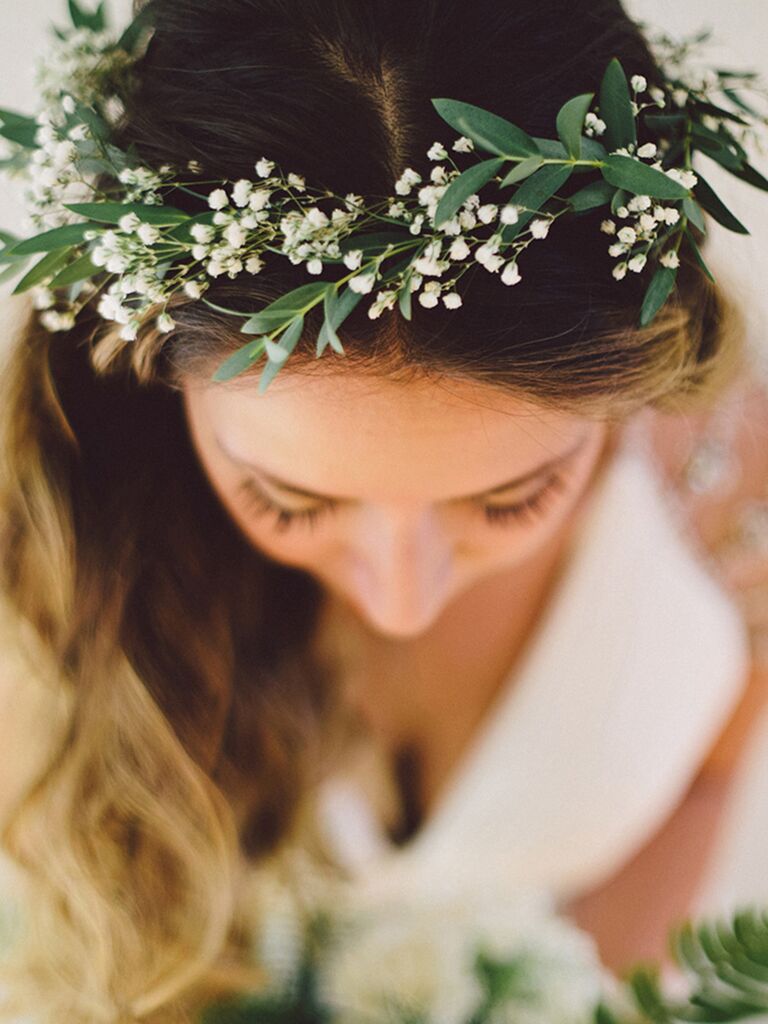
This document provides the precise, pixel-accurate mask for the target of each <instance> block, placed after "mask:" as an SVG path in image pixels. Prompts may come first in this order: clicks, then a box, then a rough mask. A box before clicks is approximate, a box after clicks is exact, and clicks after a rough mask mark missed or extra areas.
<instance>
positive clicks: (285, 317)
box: [0, 0, 768, 392]
mask: <svg viewBox="0 0 768 1024" xmlns="http://www.w3.org/2000/svg"><path fill="white" fill-rule="evenodd" d="M69 10H70V14H71V17H72V22H73V25H72V29H71V30H70V31H63V30H59V29H56V30H55V32H56V35H57V39H58V43H57V46H58V47H59V54H58V60H50V59H49V60H47V61H46V62H45V72H44V73H42V74H41V79H40V80H41V92H42V95H43V98H44V100H45V102H46V103H47V107H46V108H45V109H44V110H43V111H41V112H40V113H39V114H38V115H37V117H35V118H25V117H23V116H22V115H18V114H13V113H11V112H9V111H4V110H0V121H2V124H1V125H0V135H2V136H4V137H5V138H6V140H8V142H9V143H10V144H11V145H12V146H13V147H15V152H13V153H12V155H11V157H10V158H9V160H8V161H6V165H7V166H6V169H7V170H10V171H11V172H13V173H20V174H26V175H27V177H28V178H29V180H30V187H29V189H28V192H27V199H28V208H29V210H30V221H31V226H33V227H36V228H38V229H40V228H45V230H43V231H42V232H40V233H38V234H36V235H35V236H33V237H31V238H26V239H23V240H20V239H17V238H14V237H12V236H10V235H9V234H8V233H2V234H0V241H2V242H3V243H4V247H3V248H2V249H0V265H2V264H7V267H6V269H5V271H3V273H2V274H0V277H12V276H15V275H16V274H17V273H18V272H20V271H21V270H22V269H24V267H25V265H26V263H27V261H28V260H29V258H30V256H33V255H37V256H38V259H37V262H36V263H35V264H34V265H33V266H32V267H31V269H29V270H28V271H27V272H26V273H25V274H24V276H23V277H22V279H21V280H20V281H19V282H18V284H17V285H16V288H15V289H14V292H15V293H19V292H23V291H26V290H27V289H33V297H34V303H35V306H36V307H37V308H38V309H40V310H41V311H42V312H41V322H42V323H43V325H44V326H45V327H46V328H48V329H49V330H54V331H55V330H67V329H69V328H70V327H72V326H73V324H74V322H75V319H76V317H77V315H78V313H79V312H80V311H81V309H82V308H84V307H85V306H86V305H88V304H90V303H93V302H94V300H95V295H96V293H97V292H101V293H102V294H101V296H100V298H99V301H98V306H97V308H98V312H99V314H100V315H101V316H102V317H103V318H104V319H106V320H111V321H114V322H116V323H118V324H120V327H121V329H120V337H121V338H122V339H123V340H126V341H131V340H134V339H135V338H136V337H137V333H138V331H139V330H140V329H142V328H143V327H144V326H145V325H147V324H149V323H151V324H153V325H154V326H155V327H156V328H157V329H159V330H161V331H170V330H173V329H174V327H175V326H176V324H175V321H174V319H173V316H172V312H171V308H172V307H170V305H169V304H170V302H171V300H172V299H174V297H175V296H176V295H177V293H182V294H183V296H184V297H186V298H191V299H200V300H202V301H203V302H205V303H207V304H208V305H210V306H211V307H212V308H215V309H217V310H219V311H222V312H224V313H227V314H229V315H232V316H236V317H241V318H243V320H244V323H243V324H242V326H241V333H243V334H245V335H248V336H251V340H249V341H247V342H245V343H244V344H243V346H242V347H241V348H239V349H238V350H237V351H236V352H235V353H234V354H233V355H232V356H230V358H229V359H227V360H226V361H225V362H224V363H223V364H222V366H220V367H219V368H218V369H217V371H216V373H215V374H214V377H213V379H214V380H217V381H226V380H229V379H231V378H233V377H235V376H237V375H239V374H240V373H242V372H243V371H244V370H246V369H248V368H249V367H251V366H252V365H253V364H254V363H256V362H257V361H259V360H260V359H261V358H262V357H266V358H265V360H264V366H263V369H262V373H261V376H260V380H259V391H260V392H263V391H264V390H265V389H266V387H267V386H268V384H269V382H270V381H271V380H272V379H273V378H274V376H275V375H276V373H277V372H278V371H279V369H280V368H281V367H282V366H283V365H284V363H285V361H286V360H287V358H288V356H289V355H290V353H291V351H292V350H293V349H294V348H295V346H296V344H297V343H298V341H299V339H300V338H301V336H302V334H303V332H304V329H305V326H306V317H307V314H308V313H309V312H310V310H311V309H312V308H314V307H315V306H319V305H320V303H322V312H323V323H322V327H321V329H320V331H319V333H318V336H317V339H316V354H317V355H318V356H320V355H322V354H323V352H324V351H325V349H326V348H327V347H330V348H332V349H333V350H334V351H336V352H338V353H340V354H343V352H344V349H343V345H342V343H341V340H340V338H339V336H338V330H339V328H340V326H341V325H342V323H343V322H344V321H345V319H346V318H347V317H348V316H349V315H350V314H351V312H352V311H353V309H354V308H355V307H356V306H357V304H358V302H359V301H360V299H361V298H362V296H363V295H365V294H369V293H371V292H372V291H373V289H374V288H376V293H375V296H374V299H373V301H372V302H371V305H370V307H369V309H368V315H369V317H371V318H376V317H378V316H380V315H381V314H382V313H383V312H384V310H386V309H390V310H391V309H394V308H395V306H397V308H398V309H399V312H400V313H401V314H402V316H403V317H404V318H406V319H411V317H412V305H411V303H412V296H413V295H416V296H417V300H418V302H419V303H420V305H422V306H423V307H425V308H433V307H434V306H436V305H437V304H438V302H439V301H441V300H442V303H443V305H444V306H445V307H446V308H448V309H455V308H458V307H459V306H461V305H462V304H463V299H462V296H461V294H460V292H459V291H458V290H457V285H458V282H459V280H460V279H461V277H462V276H463V274H464V273H466V271H467V270H468V269H469V268H470V267H471V266H474V265H475V264H477V263H479V264H480V265H481V266H483V267H484V268H485V269H486V270H487V271H489V272H491V273H499V275H500V279H501V281H502V283H503V284H505V285H514V284H517V283H518V282H519V281H520V280H521V279H522V275H521V273H520V269H519V265H518V259H519V257H520V256H521V254H522V253H523V252H524V250H525V249H526V248H527V246H528V245H530V244H531V243H532V242H533V241H536V240H540V239H544V238H546V237H547V235H548V232H549V229H550V226H551V224H552V223H553V222H554V221H555V220H557V219H558V218H559V217H560V216H562V215H565V214H575V215H581V214H585V213H587V212H590V211H595V210H598V209H599V208H601V207H604V208H605V212H606V214H608V215H609V216H607V217H605V218H604V219H603V220H602V222H601V225H600V227H601V230H602V231H604V232H606V233H607V234H609V235H611V236H614V237H613V240H612V242H611V245H610V247H609V249H608V252H609V254H610V255H611V256H612V257H615V258H616V259H617V263H616V265H615V266H614V267H613V270H612V274H613V277H614V278H615V279H616V280H621V279H622V278H624V277H626V276H627V274H628V273H640V272H641V271H643V270H644V268H645V266H646V264H647V263H649V262H650V263H651V264H652V265H653V267H654V271H653V274H652V276H651V277H650V280H649V282H648V285H647V288H646V291H645V295H644V299H643V302H642V307H641V309H640V323H641V324H647V323H650V322H651V320H652V319H653V318H654V316H655V315H656V313H657V312H658V311H659V309H660V308H661V307H662V306H663V305H664V303H665V302H666V300H667V299H668V297H669V296H670V294H671V293H672V291H673V289H674V286H675V281H676V275H677V270H678V268H679V266H680V256H679V250H680V247H681V245H682V244H683V243H685V244H686V245H687V247H688V248H689V250H690V252H691V253H692V255H693V258H694V259H695V260H697V261H698V262H699V264H700V265H701V267H702V269H703V270H704V272H705V273H707V274H708V275H709V276H710V277H711V276H712V275H711V272H710V271H709V269H708V268H707V266H706V264H705V263H704V260H703V258H702V256H701V253H700V251H699V248H698V245H697V243H696V240H695V238H694V235H693V232H692V230H691V226H693V227H695V228H697V229H698V230H699V231H700V232H705V219H704V213H705V212H706V213H708V214H709V215H710V216H712V217H713V218H714V219H715V220H717V221H719V222H720V223H721V224H723V225H724V226H725V227H727V228H729V229H730V230H733V231H737V232H740V233H746V230H747V229H746V228H745V227H744V226H743V225H742V224H741V222H740V221H739V220H737V219H736V217H735V216H734V215H733V214H732V213H731V212H730V211H729V210H728V209H727V208H726V207H725V205H724V204H723V203H722V201H721V200H720V199H719V198H718V197H717V195H716V194H715V192H714V190H713V189H712V188H711V186H710V185H709V184H708V183H707V182H706V181H705V180H704V179H703V177H702V176H701V173H700V171H699V170H698V168H697V170H696V171H694V170H693V168H692V157H693V154H694V152H701V153H703V154H704V155H706V156H708V157H710V158H711V159H713V160H715V161H716V162H717V163H719V164H720V165H721V166H723V167H725V168H726V169H727V170H729V171H730V172H731V173H733V174H735V175H736V176H737V177H740V178H741V179H742V180H744V181H746V182H748V183H749V184H752V185H754V186H756V187H758V188H760V189H767V188H768V181H766V179H765V178H764V177H763V176H762V175H761V174H760V173H759V172H758V171H757V170H756V169H755V168H753V167H752V166H751V165H750V163H749V161H748V155H747V150H746V145H745V143H746V137H745V136H744V134H742V137H741V138H737V137H736V134H735V132H736V131H738V130H739V129H743V130H744V131H747V132H748V131H750V130H752V126H753V125H754V124H755V123H757V122H759V123H761V124H763V123H765V121H764V119H761V116H760V115H758V114H757V113H756V112H755V111H753V110H752V109H751V108H750V106H749V105H748V104H747V102H746V100H744V99H743V97H742V96H741V93H740V92H739V91H738V90H737V86H738V87H739V88H741V89H745V88H753V86H754V76H753V73H747V72H745V73H737V72H727V71H722V72H716V73H715V80H712V79H711V77H710V79H708V80H706V81H703V82H701V83H695V82H694V83H691V82H690V81H689V82H688V83H686V82H685V80H684V78H683V77H682V72H681V71H680V70H679V69H676V70H672V71H670V72H669V74H670V75H671V77H670V78H669V80H668V81H667V82H665V85H664V87H663V88H661V87H659V86H655V87H652V88H650V89H649V88H648V83H647V82H646V80H645V79H644V78H643V77H642V76H641V75H633V76H632V78H631V79H630V80H628V79H627V76H626V73H625V71H624V69H623V67H622V65H621V63H620V62H619V60H618V59H616V58H614V59H612V60H611V61H610V62H609V64H608V66H607V68H606V70H605V73H604V75H603V77H602V80H601V83H600V87H599V91H598V93H597V95H595V94H594V93H583V94H580V95H578V96H574V97H573V98H571V99H569V100H568V101H567V102H565V103H564V104H563V105H562V107H561V109H560V110H559V112H558V114H557V117H556V125H555V127H556V134H557V138H552V139H548V138H535V137H532V136H531V135H529V134H528V133H526V132H525V131H523V130H522V129H521V128H519V127H517V126H516V125H513V124H511V123H510V122H509V121H507V120H506V119H504V118H502V117H499V116H498V115H496V114H494V113H492V112H490V111H487V110H484V109H482V108H480V107H477V106H473V105H472V104H469V103H464V102H462V101H460V100H455V99H448V98H434V99H433V100H432V104H433V106H434V108H435V109H436V111H437V113H438V114H439V115H440V117H441V118H442V119H443V120H444V121H445V122H446V123H447V124H448V125H450V126H451V127H452V128H454V129H455V130H456V131H457V132H459V133H460V134H459V137H458V138H457V139H455V141H454V143H453V145H452V150H453V151H454V152H456V153H471V152H478V151H479V152H480V153H481V154H483V155H484V158H483V159H481V160H479V161H478V162H476V163H474V164H473V165H472V166H470V167H468V168H466V169H464V170H461V169H460V168H459V167H458V166H457V164H456V162H455V161H454V159H453V158H452V157H451V155H450V154H449V152H448V150H447V149H446V147H445V146H443V145H442V143H440V142H435V143H434V144H433V146H432V147H431V148H430V150H429V151H428V154H427V155H428V157H429V159H430V160H431V161H433V162H434V163H435V166H434V167H433V168H432V170H431V172H430V176H429V182H428V183H425V182H424V181H423V179H422V177H421V175H420V174H419V173H418V172H417V171H415V170H414V169H413V168H410V167H408V168H406V169H405V170H404V171H403V173H402V175H401V176H400V178H399V179H398V181H397V182H395V193H396V195H394V196H388V197H384V198H383V199H380V201H378V202H371V201H368V200H366V199H364V198H363V197H361V196H357V195H355V194H353V193H348V194H347V195H346V196H343V197H342V196H337V195H335V194H334V193H333V192H331V191H329V190H322V189H312V188H308V187H307V185H306V182H305V179H304V178H303V177H302V176H301V175H298V174H295V173H289V174H287V175H286V174H283V173H282V171H277V172H276V173H275V164H274V161H272V160H269V159H268V158H266V157H262V158H261V159H260V160H259V161H258V162H257V163H255V164H254V168H255V171H256V174H257V179H255V180H249V179H245V178H241V179H238V180H237V181H234V182H232V181H230V180H225V181H214V180H205V179H203V178H202V177H201V174H202V168H201V167H200V165H199V164H198V163H197V162H196V161H194V160H191V161H189V162H188V164H187V167H186V168H185V171H188V172H189V173H188V174H185V173H184V172H181V171H179V169H177V168H175V167H172V166H171V165H167V164H166V165H163V166H162V167H160V168H158V169H154V168H148V167H145V166H142V164H141V163H140V161H139V160H138V159H137V156H136V153H135V151H134V150H133V149H132V147H129V148H128V150H127V151H122V150H121V149H120V148H119V147H117V146H115V145H114V143H113V141H112V138H111V136H112V128H113V126H114V124H115V123H116V122H117V120H118V119H119V116H120V113H121V110H122V102H121V99H120V94H121V90H124V89H125V88H126V87H128V86H127V83H128V81H129V79H128V77H127V76H128V75H129V69H130V64H131V62H132V60H133V59H134V58H135V56H136V52H137V50H138V49H139V48H140V44H141V42H142V41H143V37H144V29H145V28H148V27H149V28H151V26H148V25H147V24H146V23H145V22H144V21H143V20H142V15H139V17H138V18H137V19H135V20H134V22H133V23H131V25H129V27H128V28H127V29H126V30H125V32H123V34H122V35H121V36H120V37H119V39H117V40H115V39H114V38H113V37H112V36H110V34H109V33H108V30H107V27H106V15H105V10H104V2H102V3H100V4H99V7H98V8H97V9H96V11H95V12H93V13H89V12H86V11H84V10H83V8H82V7H80V6H79V4H78V3H77V0H69ZM145 10H146V9H145ZM689 49H690V47H688V48H686V47H685V46H679V47H678V49H677V50H673V52H672V54H671V56H669V54H668V56H669V59H670V61H671V63H672V64H674V60H678V63H679V58H680V55H681V53H682V54H684V55H685V54H687V53H688V52H689ZM713 82H714V85H717V86H721V87H722V91H723V93H724V100H723V101H722V104H718V103H715V102H713V100H712V97H711V89H712V88H713ZM648 108H656V111H655V112H654V113H646V111H647V110H648ZM647 131H651V132H654V133H655V134H656V137H657V138H658V139H659V143H658V146H657V144H656V143H654V142H644V143H642V144H641V143H640V141H639V136H640V135H641V133H642V132H647ZM579 176H584V178H585V180H586V179H587V178H588V179H589V180H587V181H586V183H584V184H582V185H581V187H576V188H574V185H578V184H579V182H578V180H577V179H578V177H579ZM571 179H573V181H571ZM566 185H568V192H567V194H562V190H563V188H564V186H566ZM417 186H419V187H418V188H416V187H417ZM486 187H491V188H493V189H494V190H495V191H494V194H493V196H492V197H487V198H486V199H485V201H483V199H481V196H480V192H481V191H482V190H483V189H485V188H486ZM414 189H416V192H415V194H413V193H414ZM182 193H183V194H186V195H190V196H192V197H193V198H194V200H195V201H196V202H198V201H199V205H200V207H201V210H200V211H199V212H197V213H187V212H186V211H184V210H181V209H179V208H178V207H176V206H174V205H172V203H170V202H169V201H168V200H169V198H170V199H172V198H173V197H174V196H175V195H179V194H182ZM331 203H334V204H335V205H334V208H333V209H332V210H331V209H330V204H331ZM622 220H623V221H625V223H624V224H621V225H620V224H619V223H618V222H619V221H622ZM486 226H489V228H490V234H489V233H488V232H486V231H485V227H486ZM268 253H271V254H274V255H275V256H282V257H287V258H288V259H289V260H290V261H291V262H292V263H293V264H304V266H305V269H306V270H307V272H308V273H309V274H311V275H320V274H321V273H322V272H323V270H324V268H325V267H326V266H327V265H331V266H336V267H339V266H340V265H342V264H343V267H344V269H345V270H347V271H350V272H349V273H342V276H340V277H338V276H337V277H335V278H334V280H317V281H312V282H309V283H306V284H303V285H301V286H299V287H298V288H295V289H293V290H292V291H290V292H287V293H285V294H283V295H281V296H279V297H278V298H277V299H275V300H274V301H273V302H270V303H269V304H268V305H267V306H266V307H265V308H263V309H260V310H258V311H257V312H254V313H243V312H241V311H238V310H233V309H228V308H225V307H222V306H218V305H216V304H215V303H212V302H210V301H209V300H208V299H206V298H205V292H206V291H207V290H208V288H209V287H210V285H211V280H212V279H215V278H217V277H220V276H222V275H225V274H226V275H227V277H229V278H235V277H237V276H238V275H239V274H241V273H247V274H258V273H259V272H260V271H261V270H262V269H263V268H264V266H265V257H266V256H267V254H268Z"/></svg>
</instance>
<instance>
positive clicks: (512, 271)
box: [501, 260, 522, 284]
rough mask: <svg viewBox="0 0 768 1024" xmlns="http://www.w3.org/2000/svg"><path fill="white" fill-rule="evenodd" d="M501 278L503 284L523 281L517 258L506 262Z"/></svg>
mask: <svg viewBox="0 0 768 1024" xmlns="http://www.w3.org/2000/svg"><path fill="white" fill-rule="evenodd" d="M501 280H502V283H503V284H517V283H518V281H522V277H521V276H520V271H519V269H518V266H517V262H516V261H515V260H510V261H509V263H507V264H506V266H505V267H504V270H503V271H502V272H501Z"/></svg>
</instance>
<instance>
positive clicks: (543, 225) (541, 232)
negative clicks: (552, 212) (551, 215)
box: [528, 217, 549, 238]
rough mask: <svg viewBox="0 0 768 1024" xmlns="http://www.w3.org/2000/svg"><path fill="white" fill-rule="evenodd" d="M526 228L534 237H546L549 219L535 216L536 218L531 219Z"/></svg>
mask: <svg viewBox="0 0 768 1024" xmlns="http://www.w3.org/2000/svg"><path fill="white" fill-rule="evenodd" d="M528 229H529V231H530V232H531V234H532V235H533V237H534V238H546V237H547V234H548V233H549V221H548V220H544V219H543V218H541V217H537V218H536V220H532V221H531V223H530V225H529V226H528Z"/></svg>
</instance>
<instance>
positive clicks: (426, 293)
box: [419, 281, 440, 309]
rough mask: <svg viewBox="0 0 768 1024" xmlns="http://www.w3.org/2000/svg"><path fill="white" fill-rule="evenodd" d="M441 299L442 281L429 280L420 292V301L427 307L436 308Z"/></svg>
mask: <svg viewBox="0 0 768 1024" xmlns="http://www.w3.org/2000/svg"><path fill="white" fill-rule="evenodd" d="M439 301H440V282H439V281H427V283H426V284H425V285H424V288H423V290H422V291H421V292H419V302H420V303H421V305H422V306H424V308H425V309H434V307H435V306H436V305H437V304H438V302H439Z"/></svg>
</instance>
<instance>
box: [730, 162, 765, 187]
mask: <svg viewBox="0 0 768 1024" xmlns="http://www.w3.org/2000/svg"><path fill="white" fill-rule="evenodd" d="M731 174H733V175H734V177H736V178H740V179H741V180H742V181H746V182H747V184H748V185H754V187H755V188H759V189H762V190H763V192H768V178H765V177H763V175H762V174H761V173H760V172H759V171H758V170H755V168H754V167H752V166H751V164H748V163H745V164H744V165H743V166H742V167H741V169H740V170H738V171H735V170H732V171H731Z"/></svg>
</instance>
